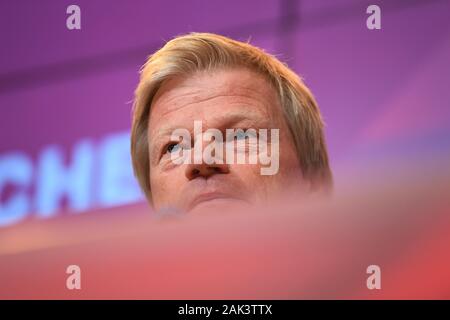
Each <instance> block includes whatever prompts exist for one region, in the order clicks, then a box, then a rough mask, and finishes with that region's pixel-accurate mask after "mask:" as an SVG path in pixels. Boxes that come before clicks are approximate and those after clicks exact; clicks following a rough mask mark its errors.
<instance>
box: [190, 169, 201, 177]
mask: <svg viewBox="0 0 450 320" xmlns="http://www.w3.org/2000/svg"><path fill="white" fill-rule="evenodd" d="M199 174H200V170H198V169H193V170H192V175H194V176H198V175H199Z"/></svg>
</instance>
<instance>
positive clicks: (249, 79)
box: [148, 68, 305, 211]
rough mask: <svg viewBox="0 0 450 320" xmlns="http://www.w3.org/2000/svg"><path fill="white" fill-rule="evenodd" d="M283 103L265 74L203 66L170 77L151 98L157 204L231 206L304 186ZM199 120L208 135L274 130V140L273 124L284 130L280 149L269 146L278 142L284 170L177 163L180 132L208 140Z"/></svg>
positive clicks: (194, 208)
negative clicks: (269, 172)
mask: <svg viewBox="0 0 450 320" xmlns="http://www.w3.org/2000/svg"><path fill="white" fill-rule="evenodd" d="M278 100H279V99H278V97H277V94H276V91H275V90H274V89H273V87H272V86H270V84H269V83H268V82H267V81H266V80H265V79H264V77H263V76H261V75H259V74H257V73H255V72H252V71H249V70H247V69H243V68H240V69H219V70H213V71H202V72H197V73H195V74H193V75H190V76H187V77H179V78H175V79H172V80H170V81H166V82H165V83H164V84H163V85H162V86H161V88H160V89H159V90H158V92H157V94H156V96H155V98H154V99H153V103H152V106H151V111H150V118H149V127H148V134H149V136H148V138H149V156H150V177H149V179H150V187H151V192H152V198H153V204H154V207H155V209H157V210H158V209H161V208H164V207H171V208H178V209H181V210H183V211H197V210H200V209H207V210H226V209H230V208H235V207H240V206H242V205H248V204H250V205H251V204H263V203H266V201H267V200H269V199H270V198H272V197H273V196H276V195H280V194H281V192H282V191H283V190H286V188H287V187H289V185H291V184H292V182H296V183H297V184H299V183H300V184H302V183H305V181H304V180H303V179H302V173H301V170H300V166H299V161H298V158H297V155H296V150H295V146H294V142H293V139H292V136H291V135H290V133H289V129H288V126H287V123H286V121H285V119H284V117H283V112H282V109H281V106H280V103H279V101H278ZM194 121H201V124H202V130H203V132H205V131H206V130H208V129H212V128H214V129H218V130H220V131H221V132H223V133H224V137H225V136H226V134H225V131H226V129H243V130H247V129H249V128H252V129H255V130H256V131H258V130H260V129H268V132H269V133H268V136H269V137H270V130H271V129H279V145H277V148H276V149H273V148H272V149H271V147H270V144H271V143H273V141H270V139H267V141H266V142H267V144H268V145H269V147H268V149H269V150H277V151H275V152H276V153H278V150H279V153H278V154H277V155H276V156H277V157H278V161H279V169H278V172H277V173H276V174H273V175H262V174H261V167H262V166H263V167H264V165H262V164H261V163H260V162H259V161H258V162H257V163H256V164H255V163H253V164H251V163H248V162H246V163H245V164H241V163H235V162H234V163H226V161H224V163H223V164H217V163H213V164H207V163H206V162H205V161H201V162H200V163H192V162H193V161H192V162H191V163H181V164H176V163H174V161H173V160H172V158H171V154H172V153H173V152H174V150H180V149H178V147H180V145H181V144H179V145H178V144H177V143H179V142H180V141H179V140H178V141H173V140H172V139H171V135H172V133H173V131H174V130H176V129H187V130H188V131H189V132H190V134H191V137H192V144H194V142H195V143H202V145H205V146H206V145H207V144H209V143H210V142H209V143H208V142H201V141H203V140H201V138H200V137H199V136H195V133H194V132H195V130H194ZM197 134H198V132H197ZM224 139H225V138H224ZM244 139H245V138H244ZM246 150H248V149H246ZM237 152H241V151H237ZM269 153H270V152H269ZM272 156H274V155H273V154H272Z"/></svg>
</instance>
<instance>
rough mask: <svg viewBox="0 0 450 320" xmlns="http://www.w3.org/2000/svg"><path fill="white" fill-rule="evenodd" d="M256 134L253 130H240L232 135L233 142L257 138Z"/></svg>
mask: <svg viewBox="0 0 450 320" xmlns="http://www.w3.org/2000/svg"><path fill="white" fill-rule="evenodd" d="M257 136H258V135H257V134H256V132H255V130H253V129H240V130H236V132H235V134H234V139H235V140H247V139H250V138H257Z"/></svg>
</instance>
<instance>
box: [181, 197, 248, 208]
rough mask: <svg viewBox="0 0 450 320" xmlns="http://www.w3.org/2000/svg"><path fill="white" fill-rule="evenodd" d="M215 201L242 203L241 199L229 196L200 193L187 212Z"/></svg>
mask: <svg viewBox="0 0 450 320" xmlns="http://www.w3.org/2000/svg"><path fill="white" fill-rule="evenodd" d="M215 201H243V200H241V199H238V198H235V197H232V196H230V195H227V194H224V193H220V192H208V193H202V194H200V195H198V196H196V197H195V198H194V200H193V201H192V202H191V204H190V205H189V207H188V211H191V210H192V209H194V208H195V207H197V206H198V205H200V204H203V203H209V202H215Z"/></svg>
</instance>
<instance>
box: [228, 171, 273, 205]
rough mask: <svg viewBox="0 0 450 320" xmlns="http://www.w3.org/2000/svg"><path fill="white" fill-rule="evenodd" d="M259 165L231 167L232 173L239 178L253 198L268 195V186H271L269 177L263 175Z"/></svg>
mask: <svg viewBox="0 0 450 320" xmlns="http://www.w3.org/2000/svg"><path fill="white" fill-rule="evenodd" d="M260 169H261V166H260V165H259V164H234V165H231V166H230V171H231V172H232V173H233V175H235V176H236V177H238V178H239V180H240V181H241V183H242V184H243V186H244V188H245V191H247V192H248V193H249V194H250V196H251V197H254V198H261V197H265V196H266V194H267V186H268V185H269V184H270V181H269V180H270V178H269V179H268V177H269V176H263V175H261V170H260Z"/></svg>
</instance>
